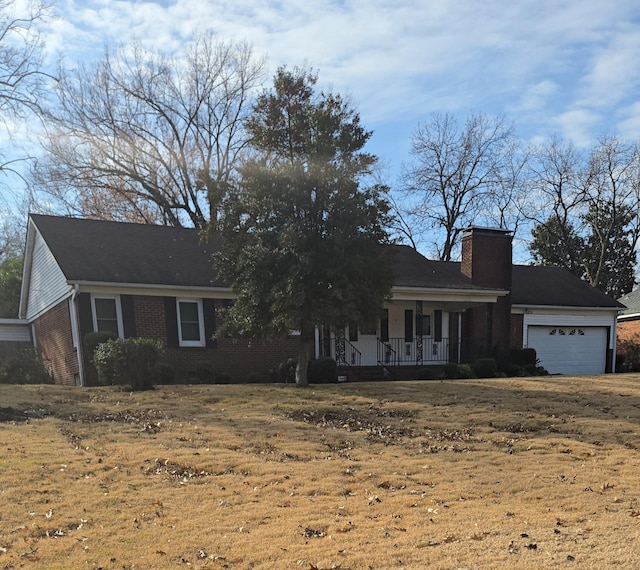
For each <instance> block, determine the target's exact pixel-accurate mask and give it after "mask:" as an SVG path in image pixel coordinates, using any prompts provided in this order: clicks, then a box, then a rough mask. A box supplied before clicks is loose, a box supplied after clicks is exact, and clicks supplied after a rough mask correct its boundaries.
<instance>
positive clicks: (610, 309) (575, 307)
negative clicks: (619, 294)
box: [511, 303, 623, 312]
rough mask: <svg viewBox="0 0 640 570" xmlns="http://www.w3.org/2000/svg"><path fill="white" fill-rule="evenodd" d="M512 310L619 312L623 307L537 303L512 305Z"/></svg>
mask: <svg viewBox="0 0 640 570" xmlns="http://www.w3.org/2000/svg"><path fill="white" fill-rule="evenodd" d="M511 308H512V309H547V310H567V309H573V310H580V311H608V312H613V311H615V312H619V311H621V310H623V309H622V307H593V306H590V307H585V306H583V305H536V304H535V303H512V305H511Z"/></svg>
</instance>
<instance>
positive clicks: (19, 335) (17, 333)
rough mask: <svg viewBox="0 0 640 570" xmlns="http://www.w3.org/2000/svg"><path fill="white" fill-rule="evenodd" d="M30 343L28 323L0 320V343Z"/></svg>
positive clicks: (25, 321) (22, 320) (21, 320)
mask: <svg viewBox="0 0 640 570" xmlns="http://www.w3.org/2000/svg"><path fill="white" fill-rule="evenodd" d="M3 342H11V343H13V342H26V343H30V342H31V335H30V334H29V322H28V321H27V320H25V319H0V343H3Z"/></svg>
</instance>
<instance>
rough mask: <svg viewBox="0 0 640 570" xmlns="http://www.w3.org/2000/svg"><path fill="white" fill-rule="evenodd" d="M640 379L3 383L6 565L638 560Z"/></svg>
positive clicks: (521, 564) (0, 551) (0, 535)
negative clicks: (144, 386) (306, 384)
mask: <svg viewBox="0 0 640 570" xmlns="http://www.w3.org/2000/svg"><path fill="white" fill-rule="evenodd" d="M639 431H640V376H638V375H615V376H614V375H611V376H601V377H581V378H578V377H551V378H531V379H499V380H456V381H446V382H438V381H433V382H394V383H370V384H369V383H368V384H344V385H328V386H314V387H311V388H309V389H296V388H294V387H291V386H276V385H244V386H180V387H159V388H157V389H156V390H154V391H150V392H144V393H129V392H126V391H122V390H120V389H112V388H91V389H86V388H64V387H57V386H0V568H3V569H10V568H47V569H51V568H105V569H110V568H113V569H116V568H117V569H126V568H169V567H179V566H185V567H186V566H190V567H193V568H212V569H216V568H278V569H285V568H286V569H289V568H303V569H308V570H313V569H319V570H322V569H329V568H340V569H342V570H346V569H369V568H375V569H386V568H426V567H428V568H443V569H444V568H450V569H458V568H483V569H484V568H519V569H527V568H556V567H560V568H605V567H618V568H625V569H626V568H638V567H640V453H639V451H638V449H639V448H640V437H639V436H638V432H639Z"/></svg>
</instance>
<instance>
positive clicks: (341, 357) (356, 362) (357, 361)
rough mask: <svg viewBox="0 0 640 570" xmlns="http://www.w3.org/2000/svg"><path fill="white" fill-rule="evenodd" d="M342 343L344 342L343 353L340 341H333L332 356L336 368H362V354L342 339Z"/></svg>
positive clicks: (336, 339)
mask: <svg viewBox="0 0 640 570" xmlns="http://www.w3.org/2000/svg"><path fill="white" fill-rule="evenodd" d="M342 342H344V351H343V350H342V346H341V341H340V339H338V338H334V339H333V343H334V346H333V354H334V355H335V356H334V358H335V361H336V364H337V365H338V366H362V352H361V351H360V350H358V349H357V348H356V347H355V346H354V345H353V344H352V343H351V342H350V341H348V340H347V339H343V340H342Z"/></svg>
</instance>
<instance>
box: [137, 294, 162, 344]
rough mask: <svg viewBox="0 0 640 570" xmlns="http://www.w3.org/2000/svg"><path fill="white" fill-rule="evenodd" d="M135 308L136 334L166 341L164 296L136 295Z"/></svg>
mask: <svg viewBox="0 0 640 570" xmlns="http://www.w3.org/2000/svg"><path fill="white" fill-rule="evenodd" d="M133 310H134V314H135V323H136V336H139V337H142V338H153V339H155V340H159V341H161V342H165V343H166V339H167V330H166V326H165V321H164V298H163V297H151V296H147V297H143V296H137V297H134V298H133Z"/></svg>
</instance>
